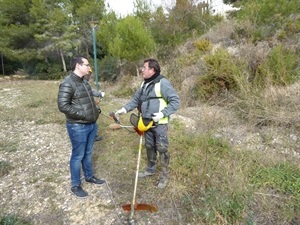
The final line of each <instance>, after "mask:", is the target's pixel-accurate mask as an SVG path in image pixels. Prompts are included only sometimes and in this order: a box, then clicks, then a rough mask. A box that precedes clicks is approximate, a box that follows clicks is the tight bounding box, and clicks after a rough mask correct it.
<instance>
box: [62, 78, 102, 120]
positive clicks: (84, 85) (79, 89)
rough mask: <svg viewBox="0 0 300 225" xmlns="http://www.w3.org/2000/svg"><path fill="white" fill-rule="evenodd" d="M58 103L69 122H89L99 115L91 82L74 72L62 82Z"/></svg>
mask: <svg viewBox="0 0 300 225" xmlns="http://www.w3.org/2000/svg"><path fill="white" fill-rule="evenodd" d="M57 104H58V108H59V110H60V111H61V112H62V113H64V114H65V116H66V120H67V123H84V124H88V123H93V122H96V121H97V119H98V117H99V111H98V109H97V107H96V103H95V100H94V97H93V93H92V88H91V86H90V84H89V83H88V81H87V80H86V79H83V78H80V77H79V76H77V75H76V74H74V73H73V72H72V73H70V74H69V75H68V76H67V77H66V78H65V79H64V80H63V82H62V83H61V84H60V86H59V92H58V98H57Z"/></svg>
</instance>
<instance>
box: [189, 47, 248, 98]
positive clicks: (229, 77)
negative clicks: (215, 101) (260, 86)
mask: <svg viewBox="0 0 300 225" xmlns="http://www.w3.org/2000/svg"><path fill="white" fill-rule="evenodd" d="M205 62H206V65H207V69H206V73H205V74H204V75H201V76H200V77H199V80H198V82H197V84H196V86H195V90H194V91H195V93H196V96H198V97H199V98H200V99H209V98H211V97H212V96H213V95H216V94H221V93H224V92H225V91H238V90H241V85H242V83H243V82H244V77H243V74H242V71H243V70H244V69H245V65H244V64H243V63H241V62H239V61H238V60H237V59H235V58H234V57H233V56H231V55H230V54H229V53H228V52H227V51H225V50H223V49H217V50H216V51H215V53H213V54H211V55H206V56H205Z"/></svg>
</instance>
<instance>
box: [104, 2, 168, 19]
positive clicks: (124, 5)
mask: <svg viewBox="0 0 300 225" xmlns="http://www.w3.org/2000/svg"><path fill="white" fill-rule="evenodd" d="M151 1H152V3H153V5H154V6H159V5H162V1H164V0H151ZM105 2H106V5H107V3H108V4H109V6H110V8H111V9H112V10H113V11H115V12H116V14H117V15H119V14H121V16H126V15H127V14H129V13H132V12H133V7H134V5H133V2H134V0H105Z"/></svg>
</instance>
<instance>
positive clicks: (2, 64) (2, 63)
mask: <svg viewBox="0 0 300 225" xmlns="http://www.w3.org/2000/svg"><path fill="white" fill-rule="evenodd" d="M1 66H2V74H3V76H4V74H5V71H4V62H3V54H2V52H1Z"/></svg>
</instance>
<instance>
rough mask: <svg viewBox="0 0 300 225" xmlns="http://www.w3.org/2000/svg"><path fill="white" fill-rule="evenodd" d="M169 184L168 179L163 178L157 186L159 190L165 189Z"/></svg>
mask: <svg viewBox="0 0 300 225" xmlns="http://www.w3.org/2000/svg"><path fill="white" fill-rule="evenodd" d="M167 184H168V178H167V177H165V176H161V177H160V179H159V182H158V185H157V188H160V189H162V188H165V187H166V186H167Z"/></svg>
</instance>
